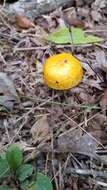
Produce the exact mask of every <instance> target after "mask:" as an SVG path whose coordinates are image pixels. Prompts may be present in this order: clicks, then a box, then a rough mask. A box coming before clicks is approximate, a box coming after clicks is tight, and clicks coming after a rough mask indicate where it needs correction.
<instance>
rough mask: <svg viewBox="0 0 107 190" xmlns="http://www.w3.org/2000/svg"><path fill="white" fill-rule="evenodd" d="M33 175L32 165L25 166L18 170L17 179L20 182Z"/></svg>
mask: <svg viewBox="0 0 107 190" xmlns="http://www.w3.org/2000/svg"><path fill="white" fill-rule="evenodd" d="M32 173H33V167H32V165H31V164H23V165H21V166H20V167H19V168H18V169H17V170H16V177H17V178H18V179H19V181H20V182H22V181H24V180H25V179H26V178H28V177H29V176H31V175H32Z"/></svg>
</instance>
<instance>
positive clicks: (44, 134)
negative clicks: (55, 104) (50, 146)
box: [31, 116, 50, 142]
mask: <svg viewBox="0 0 107 190" xmlns="http://www.w3.org/2000/svg"><path fill="white" fill-rule="evenodd" d="M31 134H32V137H33V139H34V142H37V141H43V140H45V139H46V140H47V139H49V138H50V134H49V124H48V121H47V116H43V117H42V118H40V119H39V120H38V121H37V122H36V123H34V125H33V126H32V128H31Z"/></svg>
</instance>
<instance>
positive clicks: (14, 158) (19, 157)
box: [6, 144, 23, 169]
mask: <svg viewBox="0 0 107 190" xmlns="http://www.w3.org/2000/svg"><path fill="white" fill-rule="evenodd" d="M6 158H7V161H8V164H9V166H10V168H12V169H16V168H17V167H18V166H20V165H21V163H22V161H23V154H22V151H21V150H20V148H19V147H18V146H17V145H16V144H12V145H11V146H10V147H9V148H8V150H7V152H6Z"/></svg>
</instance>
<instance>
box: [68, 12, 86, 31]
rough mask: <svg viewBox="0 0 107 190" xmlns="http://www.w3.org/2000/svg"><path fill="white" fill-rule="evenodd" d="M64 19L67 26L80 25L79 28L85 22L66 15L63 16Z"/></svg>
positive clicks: (82, 26) (83, 25) (83, 26)
mask: <svg viewBox="0 0 107 190" xmlns="http://www.w3.org/2000/svg"><path fill="white" fill-rule="evenodd" d="M64 20H65V22H66V23H67V24H68V25H69V26H74V27H80V28H85V23H84V21H82V20H80V19H78V18H72V17H68V16H66V15H65V16H64Z"/></svg>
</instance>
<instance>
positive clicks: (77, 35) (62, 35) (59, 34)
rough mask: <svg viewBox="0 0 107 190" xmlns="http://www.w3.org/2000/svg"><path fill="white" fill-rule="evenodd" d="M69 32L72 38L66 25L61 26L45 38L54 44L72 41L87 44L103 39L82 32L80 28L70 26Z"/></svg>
mask: <svg viewBox="0 0 107 190" xmlns="http://www.w3.org/2000/svg"><path fill="white" fill-rule="evenodd" d="M71 32H72V39H71V35H70V32H69V29H68V28H67V27H61V28H59V29H57V30H56V31H55V32H53V33H52V34H50V35H49V36H48V38H47V40H49V41H52V42H54V43H56V44H67V43H72V44H74V45H76V44H89V43H96V42H102V41H103V39H102V38H100V37H97V36H93V35H86V34H84V31H83V30H82V29H81V28H72V29H71Z"/></svg>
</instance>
